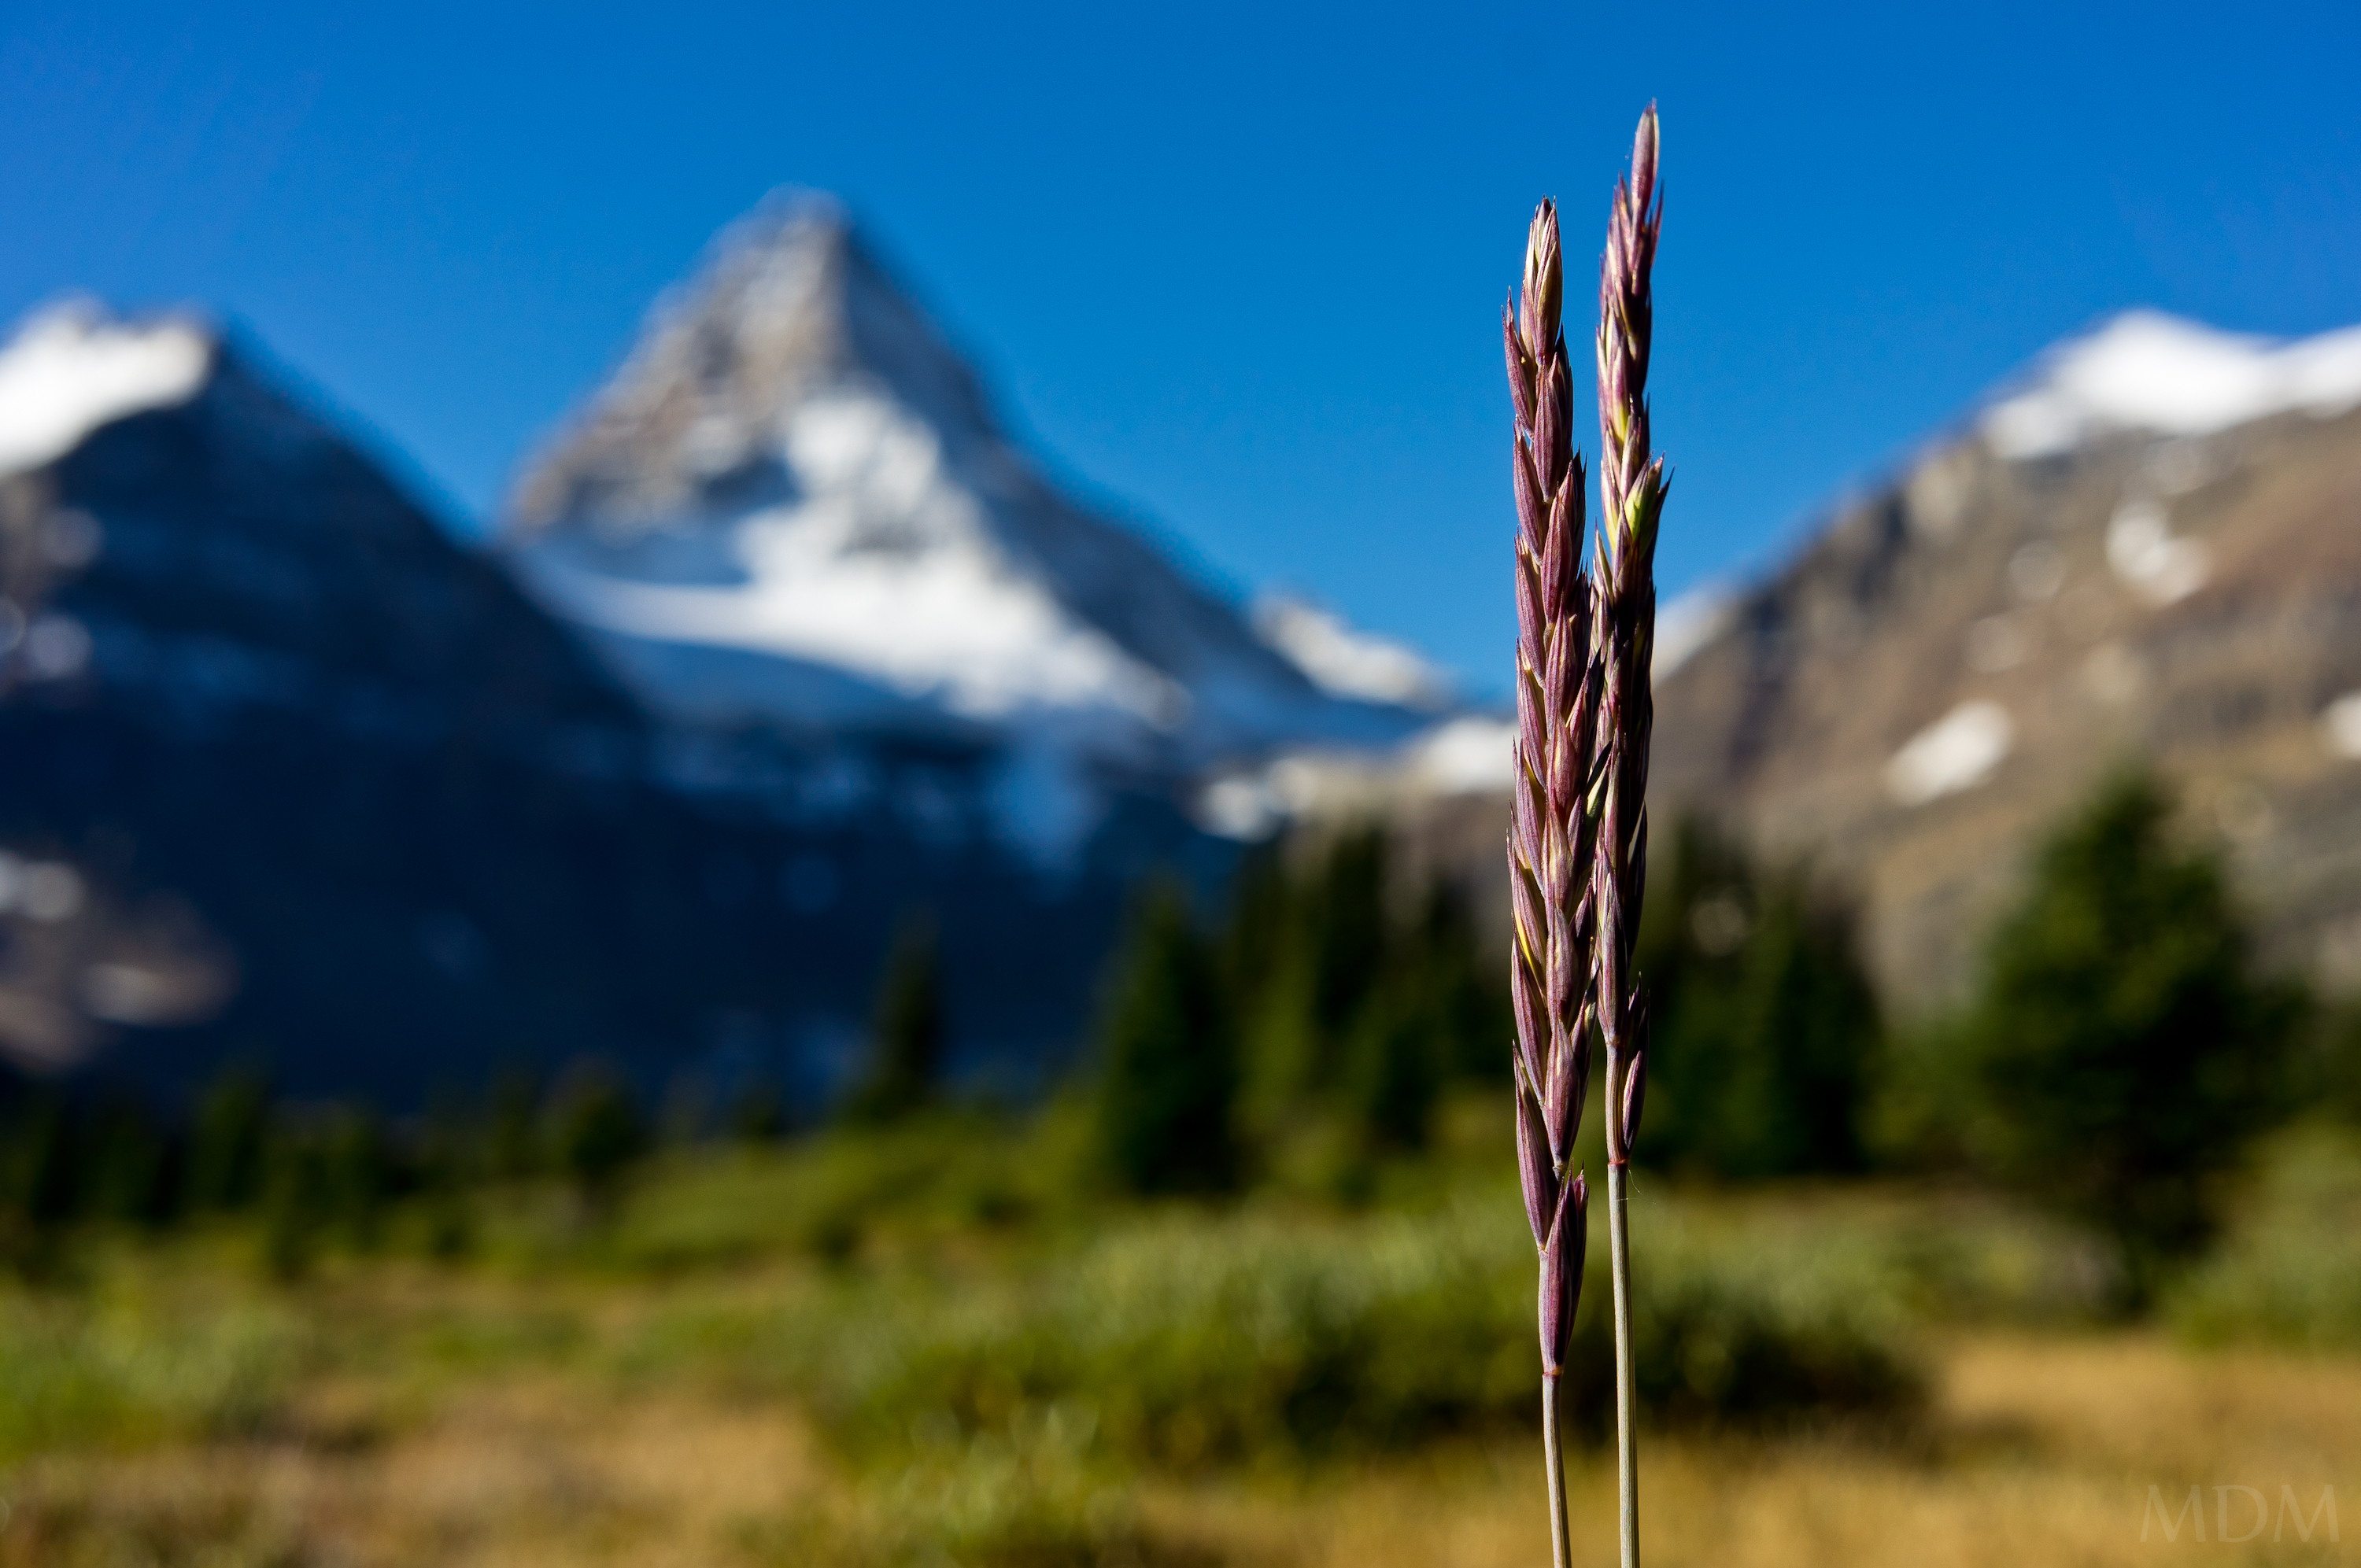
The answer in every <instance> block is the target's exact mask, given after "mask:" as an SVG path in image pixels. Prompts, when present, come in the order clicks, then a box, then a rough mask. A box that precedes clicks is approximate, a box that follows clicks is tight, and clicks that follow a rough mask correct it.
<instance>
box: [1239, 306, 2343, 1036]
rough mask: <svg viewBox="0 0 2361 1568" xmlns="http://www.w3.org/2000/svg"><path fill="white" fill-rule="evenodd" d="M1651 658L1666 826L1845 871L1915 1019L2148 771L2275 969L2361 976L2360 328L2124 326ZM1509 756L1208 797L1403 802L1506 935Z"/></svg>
mask: <svg viewBox="0 0 2361 1568" xmlns="http://www.w3.org/2000/svg"><path fill="white" fill-rule="evenodd" d="M1677 510H1678V504H1677V501H1675V509H1674V512H1675V514H1674V515H1672V516H1670V517H1669V519H1668V524H1667V525H1668V526H1670V527H1675V528H1677V527H1678V526H1679V518H1678V516H1677ZM1655 674H1656V723H1655V732H1654V734H1655V741H1654V770H1653V798H1652V801H1651V807H1652V810H1653V812H1654V813H1655V815H1656V817H1657V820H1658V823H1659V830H1660V832H1662V831H1663V830H1664V827H1665V826H1666V825H1667V824H1669V822H1670V820H1671V819H1672V818H1673V817H1675V816H1677V815H1679V814H1681V813H1684V812H1692V811H1693V812H1698V813H1703V814H1705V815H1707V816H1709V817H1715V818H1718V819H1719V820H1720V821H1721V822H1723V823H1724V824H1725V825H1727V826H1730V827H1733V828H1737V829H1739V830H1740V831H1741V833H1743V834H1744V835H1745V836H1746V837H1747V838H1748V839H1751V840H1752V842H1753V843H1754V844H1755V845H1756V846H1757V847H1758V848H1761V849H1763V850H1766V851H1768V852H1769V853H1771V854H1772V855H1773V856H1776V857H1780V858H1799V859H1801V860H1803V861H1806V862H1808V863H1809V864H1811V865H1813V866H1814V867H1816V868H1817V870H1818V871H1819V872H1822V873H1824V874H1826V875H1828V876H1829V877H1831V878H1832V879H1835V880H1836V881H1838V882H1839V883H1840V884H1842V885H1844V886H1846V887H1847V888H1848V889H1849V890H1850V893H1851V894H1854V895H1855V896H1857V897H1858V898H1859V899H1860V900H1861V904H1862V905H1863V913H1864V915H1865V916H1866V917H1865V918H1864V919H1863V921H1862V922H1861V930H1862V932H1863V935H1864V938H1865V940H1866V942H1867V943H1868V946H1869V954H1868V956H1869V958H1870V959H1871V962H1872V967H1873V968H1874V970H1875V971H1876V973H1877V975H1878V977H1879V979H1880V981H1881V982H1882V984H1883V988H1884V990H1885V992H1886V993H1887V995H1888V996H1889V998H1890V999H1892V1000H1893V1001H1894V1002H1895V1003H1898V1004H1899V1005H1900V1006H1901V1007H1902V1008H1903V1009H1904V1010H1905V1012H1909V1011H1916V1010H1918V1009H1923V1008H1926V1007H1928V1006H1932V1005H1938V1004H1939V1003H1941V1002H1942V1001H1943V1000H1944V999H1946V998H1947V997H1949V996H1953V995H1956V994H1957V993H1958V992H1959V990H1960V986H1961V985H1962V984H1963V982H1965V981H1966V980H1967V979H1968V978H1969V976H1970V975H1971V972H1972V968H1973V964H1974V962H1975V958H1976V953H1977V949H1978V945H1979V943H1980V941H1981V940H1982V936H1983V933H1984V932H1985V930H1986V929H1987V928H1988V927H1989V924H1990V922H1991V921H1992V919H1993V916H1995V915H1996V914H1997V913H1998V912H1999V911H2000V909H2001V908H2002V907H2003V906H2004V903H2005V901H2006V900H2007V898H2008V897H2009V896H2010V894H2011V892H2012V890H2013V889H2014V888H2015V887H2016V886H2017V885H2019V879H2020V878H2021V876H2022V874H2023V872H2024V870H2025V868H2026V861H2027V857H2028V854H2029V851H2030V850H2031V848H2032V846H2033V845H2034V843H2035V842H2036V841H2037V839H2038V837H2039V835H2040V834H2041V833H2042V832H2043V831H2045V830H2046V829H2047V828H2048V827H2049V826H2050V825H2051V824H2052V823H2054V822H2055V821H2056V820H2058V818H2059V816H2060V814H2062V813H2064V812H2066V811H2068V810H2070V809H2071V808H2072V807H2073V806H2074V805H2075V804H2076V803H2077V802H2078V801H2080V800H2081V798H2083V797H2084V795H2086V794H2087V792H2089V791H2090V790H2091V789H2092V787H2093V786H2094V785H2095V784H2097V783H2098V781H2099V780H2100V778H2101V777H2102V776H2103V774H2104V773H2105V772H2106V771H2107V770H2108V769H2110V768H2114V767H2116V766H2119V765H2122V764H2124V763H2126V762H2132V761H2134V760H2136V759H2147V760H2149V761H2152V762H2155V763H2156V764H2157V765H2158V766H2159V767H2160V768H2161V769H2162V770H2163V771H2164V773H2165V774H2166V776H2167V777H2168V778H2169V780H2170V781H2171V782H2172V783H2173V784H2175V785H2176V786H2177V787H2178V789H2179V791H2180V795H2181V798H2182V800H2183V802H2184V804H2185V806H2186V808H2187V811H2186V816H2187V823H2186V826H2187V828H2189V830H2190V831H2191V832H2192V833H2196V834H2200V835H2203V836H2206V837H2208V838H2211V839H2214V840H2216V841H2218V842H2220V843H2222V844H2224V846H2225V847H2226V848H2227V850H2229V852H2230V855H2231V861H2232V865H2233V868H2234V871H2235V873H2236V875H2237V879H2238V884H2239V888H2240V891H2241V893H2242V894H2243V895H2244V896H2245V898H2246V901H2247V902H2248V904H2249V905H2250V906H2251V907H2252V908H2253V910H2254V911H2255V913H2256V914H2257V916H2258V917H2259V922H2260V928H2261V933H2262V937H2263V938H2264V941H2265V943H2266V946H2267V948H2268V952H2269V954H2270V955H2271V956H2272V957H2274V958H2275V959H2277V960H2279V961H2280V962H2282V963H2285V964H2287V965H2290V966H2291V967H2294V968H2297V969H2301V970H2305V971H2308V972H2310V973H2312V974H2313V975H2315V976H2317V977H2318V978H2320V979H2322V980H2323V981H2327V982H2328V983H2329V984H2331V985H2334V986H2341V987H2348V988H2349V987H2353V986H2356V985H2361V329H2355V330H2351V331H2346V332H2342V333H2334V334H2327V335H2324V336H2322V337H2317V338H2312V339H2308V340H2303V341H2300V342H2297V343H2292V344H2273V343H2269V342H2265V341H2260V340H2255V339H2249V338H2244V337H2238V336H2234V335H2231V334H2222V333H2216V332H2213V331H2210V330H2208V329H2206V328H2203V327H2201V326H2197V325H2194V324H2192V323H2186V322H2180V321H2177V320H2173V319H2171V318H2169V317H2163V316H2158V315H2155V314H2150V313H2134V314H2130V315H2126V316H2123V317H2120V318H2118V319H2116V320H2115V321H2114V322H2112V323H2108V324H2107V325H2105V326H2104V327H2103V328H2102V329H2101V330H2099V331H2098V332H2096V333H2094V334H2092V335H2090V336H2088V337H2086V338H2083V339H2081V340H2079V341H2076V342H2072V343H2069V344H2067V345H2062V346H2061V347H2059V349H2058V350H2056V351H2055V352H2053V353H2051V354H2050V355H2048V356H2045V357H2044V358H2043V359H2042V360H2041V361H2040V362H2039V363H2038V364H2037V365H2036V366H2034V367H2032V368H2031V369H2030V371H2029V372H2028V373H2027V374H2026V376H2025V377H2024V378H2021V379H2020V380H2019V381H2017V382H2016V383H2015V384H2014V385H2011V386H2009V387H2006V388H2004V389H2002V390H2001V391H2000V392H1999V393H1998V394H1996V395H1995V396H1994V397H1993V398H1992V399H1990V400H1987V401H1986V402H1985V403H1984V404H1983V405H1982V407H1981V408H1980V409H1979V410H1977V411H1974V412H1973V413H1972V414H1971V417H1969V418H1968V419H1967V420H1965V421H1964V422H1962V423H1961V424H1960V425H1959V426H1958V427H1957V428H1955V429H1953V430H1950V431H1949V432H1947V433H1943V434H1941V435H1939V436H1938V437H1936V438H1935V439H1933V440H1931V441H1930V442H1928V443H1927V444H1926V445H1925V446H1924V447H1923V448H1922V449H1921V450H1920V451H1919V452H1918V453H1917V454H1916V455H1914V456H1913V457H1912V458H1911V459H1910V460H1909V461H1908V462H1907V463H1905V464H1904V465H1903V466H1901V468H1900V471H1899V472H1898V473H1896V474H1895V475H1894V477H1891V478H1890V479H1889V480H1887V481H1886V482H1884V483H1882V484H1880V485H1877V486H1875V487H1873V488H1868V489H1866V490H1865V491H1864V492H1863V493H1861V494H1860V495H1858V496H1857V497H1855V498H1854V499H1851V500H1849V501H1848V502H1846V503H1845V504H1844V505H1843V506H1842V507H1841V508H1840V509H1839V510H1838V511H1837V512H1836V513H1835V515H1834V516H1833V517H1831V518H1830V519H1829V520H1828V522H1827V523H1826V524H1825V526H1823V527H1822V528H1821V529H1820V530H1818V531H1817V534H1816V535H1815V537H1814V538H1813V539H1812V540H1811V541H1810V542H1809V543H1807V544H1806V546H1805V547H1804V548H1803V549H1802V550H1801V551H1800V552H1799V553H1798V554H1796V555H1795V557H1794V558H1793V559H1792V560H1791V561H1790V562H1789V563H1788V564H1787V565H1785V566H1784V568H1782V569H1781V570H1779V571H1777V572H1775V573H1774V574H1773V575H1772V576H1769V577H1768V578H1767V579H1765V580H1763V581H1762V582H1759V583H1756V584H1754V585H1752V586H1751V587H1746V588H1743V589H1735V590H1733V589H1730V588H1727V587H1708V588H1706V589H1703V590H1699V591H1697V592H1694V593H1692V594H1689V595H1686V596H1684V597H1682V598H1676V599H1673V600H1670V601H1668V602H1666V603H1665V605H1664V608H1663V609H1662V612H1661V614H1660V620H1659V638H1658V645H1657V663H1656V672H1655ZM1509 747H1510V729H1509V727H1508V726H1507V725H1506V724H1504V723H1499V722H1497V721H1492V720H1487V719H1485V718H1480V717H1477V716H1467V717H1463V718H1457V719H1455V720H1454V721H1453V722H1452V723H1450V724H1448V725H1446V726H1444V727H1441V728H1439V729H1436V730H1433V731H1431V732H1430V733H1429V735H1428V736H1427V737H1425V738H1424V739H1422V740H1421V741H1419V742H1418V743H1416V744H1414V745H1412V746H1411V747H1410V748H1407V749H1405V750H1404V751H1401V752H1400V753H1398V754H1396V755H1395V756H1394V757H1392V758H1387V759H1372V758H1368V757H1360V758H1354V757H1334V756H1329V757H1322V756H1318V755H1310V756H1292V757H1287V758H1282V759H1280V760H1279V761H1278V762H1275V763H1272V764H1270V765H1268V766H1265V767H1262V768H1260V769H1257V770H1253V771H1249V772H1246V773H1238V774H1235V775H1233V776H1230V777H1227V778H1224V779H1223V780H1222V781H1220V782H1219V783H1217V784H1215V785H1214V786H1213V789H1212V790H1211V791H1209V798H1210V800H1211V802H1212V804H1213V806H1216V807H1218V808H1219V809H1220V810H1222V811H1224V812H1226V813H1227V814H1229V815H1230V816H1231V817H1235V819H1236V820H1239V821H1241V822H1255V823H1262V824H1268V823H1270V822H1275V821H1293V822H1295V823H1297V824H1299V825H1301V826H1302V827H1304V828H1309V829H1312V830H1317V829H1318V828H1320V827H1321V825H1323V824H1326V823H1334V822H1336V821H1340V820H1351V819H1355V818H1367V817H1372V816H1380V817H1386V818H1388V819H1389V820H1390V821H1391V822H1392V823H1393V824H1394V825H1395V828H1396V832H1397V836H1398V839H1400V844H1401V847H1402V849H1403V850H1404V851H1405V855H1404V861H1405V863H1406V864H1407V865H1408V866H1409V867H1410V868H1411V872H1413V873H1414V874H1419V873H1427V872H1440V873H1443V874H1447V875H1452V876H1455V877H1457V878H1459V879H1461V880H1463V881H1465V882H1466V883H1470V884H1471V886H1472V887H1474V888H1475V889H1476V890H1477V904H1476V906H1477V909H1478V910H1479V911H1481V912H1483V913H1484V914H1486V915H1487V916H1489V917H1491V918H1493V919H1494V920H1495V921H1496V922H1497V924H1496V926H1495V935H1496V936H1497V938H1499V940H1501V941H1503V942H1505V941H1506V940H1507V931H1506V923H1505V911H1506V907H1507V888H1506V883H1505V872H1504V871H1503V870H1502V861H1501V853H1500V848H1499V846H1500V838H1501V834H1502V832H1503V831H1504V829H1505V826H1506V822H1507V816H1508V807H1507V801H1506V795H1505V792H1506V789H1507V777H1508V768H1509V762H1508V757H1509Z"/></svg>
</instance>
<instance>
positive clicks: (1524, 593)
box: [1500, 202, 1598, 1568]
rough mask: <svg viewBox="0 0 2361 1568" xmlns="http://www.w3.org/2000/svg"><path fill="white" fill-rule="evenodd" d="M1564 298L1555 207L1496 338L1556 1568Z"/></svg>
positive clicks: (1566, 1207) (1570, 926) (1573, 915)
mask: <svg viewBox="0 0 2361 1568" xmlns="http://www.w3.org/2000/svg"><path fill="white" fill-rule="evenodd" d="M1564 301H1565V275H1564V267H1563V262H1562V258H1561V256H1560V251H1559V246H1558V225H1557V208H1556V207H1555V205H1554V204H1553V203H1548V202H1543V203H1542V204H1541V207H1540V209H1539V210H1538V211H1536V212H1535V213H1534V214H1533V221H1532V228H1531V229H1530V230H1529V231H1528V232H1527V234H1526V238H1525V275H1524V285H1523V289H1522V291H1521V296H1520V298H1519V299H1518V300H1517V301H1516V302H1514V303H1513V304H1512V305H1511V306H1510V308H1508V309H1505V310H1503V311H1502V313H1501V320H1500V329H1501V336H1502V338H1503V340H1504V342H1505V345H1506V349H1507V354H1508V368H1509V389H1510V400H1511V402H1512V403H1513V405H1514V409H1515V413H1516V427H1515V431H1514V433H1513V438H1512V450H1511V455H1510V459H1511V466H1512V472H1513V477H1514V480H1515V488H1516V498H1517V547H1516V565H1517V626H1518V637H1517V713H1518V730H1517V770H1516V771H1517V783H1516V791H1515V805H1514V809H1513V813H1512V817H1511V820H1510V828H1509V844H1508V851H1509V883H1510V889H1511V898H1512V913H1513V916H1514V922H1515V927H1516V938H1515V941H1514V942H1513V943H1512V944H1511V948H1512V951H1511V955H1510V992H1511V994H1512V996H1513V998H1514V1001H1515V1004H1516V1017H1517V1044H1516V1055H1515V1069H1516V1080H1517V1172H1518V1176H1519V1178H1520V1180H1521V1185H1522V1188H1523V1192H1524V1200H1525V1218H1526V1220H1527V1221H1528V1222H1529V1223H1530V1224H1531V1226H1532V1236H1533V1247H1534V1250H1535V1252H1536V1254H1537V1255H1538V1259H1537V1271H1538V1274H1539V1289H1538V1299H1537V1301H1536V1310H1535V1319H1536V1327H1537V1329H1538V1330H1539V1334H1540V1341H1541V1360H1542V1387H1543V1401H1542V1420H1543V1447H1544V1449H1545V1450H1546V1459H1547V1461H1548V1468H1549V1486H1550V1530H1551V1542H1552V1546H1553V1549H1554V1552H1555V1561H1556V1563H1558V1565H1559V1568H1565V1563H1566V1562H1567V1541H1566V1525H1565V1466H1564V1461H1563V1457H1562V1455H1561V1454H1560V1453H1559V1446H1558V1410H1557V1387H1558V1375H1559V1373H1560V1371H1561V1370H1562V1366H1563V1362H1564V1357H1565V1341H1566V1331H1567V1329H1568V1328H1569V1327H1570V1326H1571V1325H1572V1323H1573V1321H1574V1309H1575V1303H1576V1299H1577V1297H1578V1295H1579V1293H1580V1291H1581V1288H1582V1255H1583V1247H1584V1229H1585V1226H1586V1224H1587V1213H1588V1208H1587V1204H1588V1191H1587V1187H1586V1186H1585V1183H1584V1180H1583V1175H1582V1172H1581V1171H1580V1170H1579V1169H1576V1168H1573V1154H1574V1135H1575V1129H1576V1126H1577V1125H1578V1124H1580V1122H1581V1119H1582V1100H1583V1095H1584V1093H1585V1091H1587V1087H1588V1084H1589V1081H1590V1036H1591V1027H1592V1025H1591V1018H1590V1003H1589V992H1590V971H1591V953H1592V949H1591V923H1590V916H1589V907H1590V894H1589V888H1590V884H1591V882H1592V876H1591V872H1590V861H1591V857H1592V822H1593V817H1592V813H1591V812H1590V810H1589V807H1588V806H1587V803H1586V792H1585V786H1586V784H1587V781H1588V779H1589V776H1590V771H1591V752H1592V749H1593V745H1594V741H1595V738H1596V733H1597V729H1596V718H1597V714H1598V660H1597V657H1596V654H1595V652H1594V651H1593V646H1592V645H1593V642H1594V641H1595V639H1594V637H1593V635H1592V628H1591V616H1592V613H1593V604H1594V598H1593V595H1592V594H1591V591H1590V584H1589V581H1588V579H1587V577H1586V576H1585V575H1584V572H1583V569H1582V536H1583V501H1584V484H1583V471H1582V460H1581V458H1580V457H1579V456H1577V455H1576V453H1575V450H1574V386H1573V378H1572V375H1571V373H1570V371H1569V370H1568V367H1567V363H1566V350H1565V333H1564V332H1563V331H1562V330H1561V328H1560V323H1559V313H1560V307H1561V306H1562V304H1563V303H1564Z"/></svg>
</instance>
